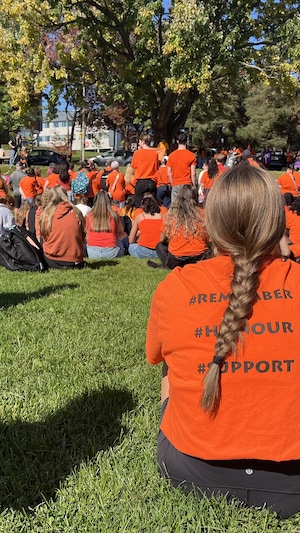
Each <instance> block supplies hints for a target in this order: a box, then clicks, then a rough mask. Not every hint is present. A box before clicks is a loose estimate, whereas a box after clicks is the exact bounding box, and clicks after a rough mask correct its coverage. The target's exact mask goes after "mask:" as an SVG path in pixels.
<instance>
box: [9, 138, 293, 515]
mask: <svg viewBox="0 0 300 533" xmlns="http://www.w3.org/2000/svg"><path fill="white" fill-rule="evenodd" d="M198 155H199V158H198V163H199V159H200V160H201V171H200V174H199V176H198V180H197V175H196V167H197V159H196V156H195V154H194V153H193V152H191V151H190V150H188V148H187V137H186V135H185V134H180V135H179V136H178V139H177V148H176V149H175V150H173V151H172V152H171V153H170V155H169V156H168V146H167V145H166V143H165V142H162V143H161V144H160V146H159V147H158V149H154V148H152V147H151V146H150V137H149V136H148V135H142V136H141V138H140V141H139V150H137V151H136V152H135V153H134V155H133V158H132V163H131V166H130V167H129V168H128V169H127V171H126V173H125V175H124V174H123V173H122V172H121V171H120V169H119V164H118V162H117V161H111V162H110V163H109V164H107V166H106V168H105V169H101V170H98V169H97V168H96V167H95V165H94V163H93V161H88V160H86V161H82V162H81V164H80V168H79V169H78V170H77V171H76V170H75V169H74V165H68V164H67V163H64V164H61V165H60V166H59V167H55V166H53V167H51V168H49V170H48V173H47V176H46V177H45V178H43V177H41V172H40V169H38V168H35V169H33V168H28V169H24V167H23V165H22V164H21V163H17V165H16V168H15V170H14V171H13V172H12V173H11V175H10V176H9V178H8V180H5V179H4V178H3V177H1V176H0V234H1V233H5V232H7V231H8V230H9V228H10V227H11V226H12V225H13V224H19V225H23V226H25V227H26V228H27V229H28V231H30V232H31V233H32V234H35V236H36V237H37V239H38V240H39V241H40V243H41V245H42V247H43V252H44V255H45V260H46V262H47V264H48V266H49V267H50V268H58V269H68V268H79V269H80V268H82V267H83V266H84V257H89V258H91V259H100V260H101V259H106V260H107V259H114V258H117V257H121V256H123V255H124V254H129V255H131V256H132V257H135V258H141V259H143V258H144V259H146V260H147V264H148V265H149V266H150V267H154V268H167V269H170V270H173V272H172V273H171V274H170V275H169V276H167V277H166V278H165V280H164V281H163V282H162V283H160V285H159V286H158V288H157V290H156V292H155V294H154V297H153V301H152V304H151V311H150V317H149V321H148V328H147V342H146V354H147V359H148V361H149V363H151V364H155V365H156V364H158V363H163V372H162V388H161V392H162V398H161V400H162V412H161V424H160V429H159V435H158V462H159V468H160V471H161V473H162V475H165V476H167V477H168V478H169V479H170V480H171V482H172V483H173V485H174V486H176V487H177V486H180V487H183V488H185V489H186V490H188V491H196V492H197V493H198V495H199V496H200V497H201V495H202V494H203V493H205V494H207V495H208V496H209V495H212V494H219V493H221V494H226V496H227V497H228V498H231V497H236V498H238V499H240V500H242V501H245V502H247V503H248V504H250V505H255V506H258V507H261V506H263V505H267V506H268V507H270V508H271V509H272V510H274V511H276V512H277V514H278V515H279V516H280V517H282V518H285V517H288V516H290V515H291V514H293V513H295V512H299V511H300V439H299V434H298V429H299V431H300V427H298V426H299V416H298V414H297V408H296V406H297V400H298V388H299V387H298V381H299V380H298V376H299V375H298V369H299V370H300V368H299V365H300V360H299V359H298V357H297V355H298V346H299V342H300V326H299V324H298V321H297V317H298V315H299V313H300V297H299V295H298V290H297V288H298V282H300V266H299V265H298V264H297V260H298V258H300V173H298V172H297V171H296V170H295V168H294V165H293V163H292V162H290V163H289V164H288V166H287V170H286V172H284V173H283V174H282V175H281V176H280V177H279V178H278V180H277V181H276V180H275V179H274V177H273V176H271V174H270V173H269V172H268V171H267V170H264V169H262V168H260V165H259V164H258V163H257V161H256V160H255V155H254V154H253V153H252V152H251V151H250V150H247V149H246V150H243V151H240V153H239V155H238V156H237V157H235V158H233V157H232V156H233V154H232V153H229V154H225V153H223V152H220V153H217V154H215V155H214V156H213V157H211V158H210V159H207V157H206V153H205V150H204V148H203V147H202V148H201V151H200V152H199V154H198ZM153 259H160V263H159V262H156V261H153ZM175 267H181V268H175Z"/></svg>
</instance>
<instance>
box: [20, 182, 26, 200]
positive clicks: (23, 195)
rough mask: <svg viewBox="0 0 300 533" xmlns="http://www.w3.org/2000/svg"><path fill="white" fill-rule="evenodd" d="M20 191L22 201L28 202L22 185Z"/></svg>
mask: <svg viewBox="0 0 300 533" xmlns="http://www.w3.org/2000/svg"><path fill="white" fill-rule="evenodd" d="M19 189H20V194H21V198H22V200H26V196H25V194H24V192H23V189H22V187H21V185H19Z"/></svg>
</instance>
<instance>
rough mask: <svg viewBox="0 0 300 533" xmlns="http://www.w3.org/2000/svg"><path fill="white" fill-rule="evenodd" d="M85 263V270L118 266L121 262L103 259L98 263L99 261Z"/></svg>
mask: <svg viewBox="0 0 300 533" xmlns="http://www.w3.org/2000/svg"><path fill="white" fill-rule="evenodd" d="M84 263H85V268H94V269H96V268H101V267H104V266H117V265H118V264H119V261H118V260H115V261H114V260H113V259H101V260H100V261H97V260H94V261H91V262H90V263H88V262H87V261H85V262H84Z"/></svg>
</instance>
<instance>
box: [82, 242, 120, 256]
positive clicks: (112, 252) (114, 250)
mask: <svg viewBox="0 0 300 533" xmlns="http://www.w3.org/2000/svg"><path fill="white" fill-rule="evenodd" d="M117 245H118V246H113V247H111V248H101V247H100V246H87V247H86V249H87V255H88V257H89V258H90V259H114V258H115V257H122V255H124V251H125V250H124V245H123V243H122V241H117Z"/></svg>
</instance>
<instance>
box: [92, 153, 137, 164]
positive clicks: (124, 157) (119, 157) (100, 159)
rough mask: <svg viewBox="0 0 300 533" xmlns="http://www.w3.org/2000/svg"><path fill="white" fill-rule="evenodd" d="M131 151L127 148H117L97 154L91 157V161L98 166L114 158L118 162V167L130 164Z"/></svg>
mask: <svg viewBox="0 0 300 533" xmlns="http://www.w3.org/2000/svg"><path fill="white" fill-rule="evenodd" d="M132 156H133V152H131V151H128V150H117V151H116V152H114V151H109V152H105V153H104V154H99V155H98V156H96V157H92V158H91V159H92V161H94V163H95V164H96V165H98V166H99V167H105V166H106V165H107V163H108V162H109V161H112V160H115V161H118V162H119V165H120V167H126V166H127V165H130V163H131V160H132Z"/></svg>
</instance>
